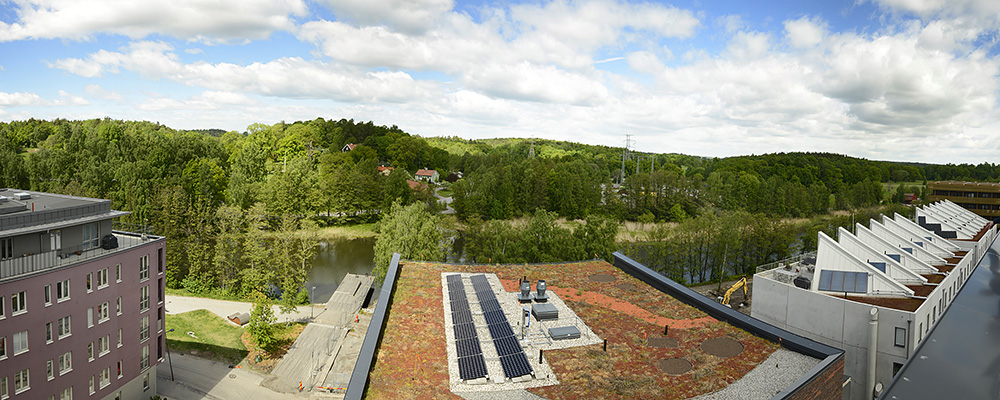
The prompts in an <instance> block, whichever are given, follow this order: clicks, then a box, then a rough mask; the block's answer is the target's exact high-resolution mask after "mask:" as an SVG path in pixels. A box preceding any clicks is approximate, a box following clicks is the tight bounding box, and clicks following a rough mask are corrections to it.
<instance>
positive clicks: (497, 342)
mask: <svg viewBox="0 0 1000 400" xmlns="http://www.w3.org/2000/svg"><path fill="white" fill-rule="evenodd" d="M493 346H494V347H496V348H497V355H499V356H500V357H503V356H509V355H511V354H514V353H517V352H522V351H524V350H522V349H521V345H520V344H518V343H517V338H516V337H514V336H507V337H505V338H500V339H494V340H493Z"/></svg>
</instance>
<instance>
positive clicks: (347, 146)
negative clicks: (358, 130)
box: [340, 143, 358, 153]
mask: <svg viewBox="0 0 1000 400" xmlns="http://www.w3.org/2000/svg"><path fill="white" fill-rule="evenodd" d="M355 147H358V145H357V144H356V143H348V144H345V145H344V148H342V149H340V151H341V152H342V153H346V152H348V151H351V150H354V148H355Z"/></svg>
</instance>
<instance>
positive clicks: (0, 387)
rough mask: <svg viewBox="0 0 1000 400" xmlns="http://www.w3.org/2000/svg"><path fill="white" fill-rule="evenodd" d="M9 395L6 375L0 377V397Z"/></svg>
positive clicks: (4, 397) (3, 397)
mask: <svg viewBox="0 0 1000 400" xmlns="http://www.w3.org/2000/svg"><path fill="white" fill-rule="evenodd" d="M8 397H10V392H8V391H7V377H6V376H5V377H2V378H0V399H6V398H8Z"/></svg>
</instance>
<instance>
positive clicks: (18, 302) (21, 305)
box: [10, 291, 28, 315]
mask: <svg viewBox="0 0 1000 400" xmlns="http://www.w3.org/2000/svg"><path fill="white" fill-rule="evenodd" d="M26 297H28V296H27V293H26V292H23V291H21V292H17V293H15V294H12V295H11V296H10V315H20V314H24V313H26V312H28V305H27V304H25V301H24V300H25V298H26Z"/></svg>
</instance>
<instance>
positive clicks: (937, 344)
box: [880, 241, 1000, 399]
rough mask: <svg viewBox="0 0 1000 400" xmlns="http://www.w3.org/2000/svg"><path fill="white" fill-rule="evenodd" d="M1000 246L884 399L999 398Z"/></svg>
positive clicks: (992, 248) (976, 271)
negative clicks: (997, 334)
mask: <svg viewBox="0 0 1000 400" xmlns="http://www.w3.org/2000/svg"><path fill="white" fill-rule="evenodd" d="M998 253H1000V242H996V241H994V242H993V243H992V244H991V245H990V248H989V252H988V254H987V256H986V257H983V258H982V259H981V260H980V261H979V264H978V265H977V266H976V268H975V269H974V270H973V272H972V275H971V276H970V277H969V279H968V280H967V281H966V283H965V286H964V287H963V288H962V289H960V290H959V292H958V294H957V295H956V296H955V299H954V301H953V302H952V303H951V305H950V306H949V307H948V309H947V310H946V311H945V313H944V315H943V316H942V317H941V319H940V320H939V321H938V323H937V324H936V325H935V326H934V329H933V330H932V331H931V332H930V333H929V334H928V336H927V339H930V340H926V339H925V340H923V341H921V344H920V345H919V346H918V347H917V348H916V349H915V350H914V352H913V354H912V355H911V356H910V358H909V359H908V360H907V362H906V363H905V364H903V367H902V369H900V370H899V372H898V373H897V374H896V377H895V378H894V379H893V380H892V382H891V383H889V385H888V386H887V387H886V389H885V391H884V392H883V394H882V396H881V397H880V398H881V399H988V398H995V397H996V393H997V375H998V374H1000V363H998V362H997V360H1000V342H998V341H997V336H996V331H997V325H998V324H997V314H998V311H997V304H998V303H1000V272H997V271H1000V257H997V254H998Z"/></svg>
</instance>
